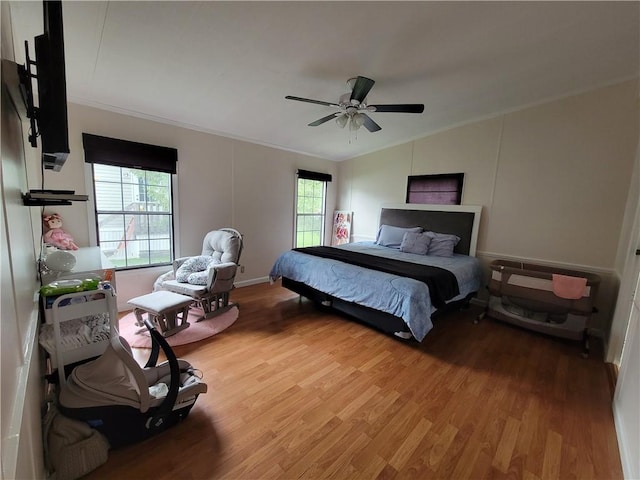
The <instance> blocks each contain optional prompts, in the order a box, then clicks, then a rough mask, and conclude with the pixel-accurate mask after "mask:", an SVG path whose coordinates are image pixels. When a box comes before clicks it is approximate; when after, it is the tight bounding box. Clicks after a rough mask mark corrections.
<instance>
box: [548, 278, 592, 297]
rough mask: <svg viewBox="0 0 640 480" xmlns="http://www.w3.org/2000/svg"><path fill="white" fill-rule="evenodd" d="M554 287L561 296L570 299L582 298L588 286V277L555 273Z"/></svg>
mask: <svg viewBox="0 0 640 480" xmlns="http://www.w3.org/2000/svg"><path fill="white" fill-rule="evenodd" d="M551 278H552V283H553V285H552V288H553V293H555V294H556V295H557V296H558V297H560V298H566V299H569V300H578V299H579V298H582V297H583V296H584V293H585V289H586V287H587V279H586V278H582V277H570V276H568V275H559V274H556V273H553V274H552V275H551Z"/></svg>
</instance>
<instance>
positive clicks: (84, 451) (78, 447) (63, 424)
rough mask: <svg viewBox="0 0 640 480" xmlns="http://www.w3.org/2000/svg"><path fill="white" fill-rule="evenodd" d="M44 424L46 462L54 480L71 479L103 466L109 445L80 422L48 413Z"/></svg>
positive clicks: (97, 433)
mask: <svg viewBox="0 0 640 480" xmlns="http://www.w3.org/2000/svg"><path fill="white" fill-rule="evenodd" d="M49 413H50V414H51V416H52V417H53V418H50V419H49V421H48V422H47V426H46V430H47V437H46V438H47V442H46V444H47V463H48V465H49V466H50V468H51V469H52V470H55V474H56V476H55V478H56V480H75V479H76V478H80V477H82V476H83V475H86V474H87V473H89V472H91V471H92V470H95V469H96V468H98V467H99V466H100V465H102V464H103V463H105V462H106V461H107V458H108V453H109V442H108V441H107V439H106V438H105V437H104V435H102V434H101V433H100V432H98V431H97V430H94V429H93V428H91V427H90V426H89V425H87V424H86V423H84V422H79V421H77V420H73V419H70V418H67V417H65V416H63V415H62V414H60V413H59V412H49Z"/></svg>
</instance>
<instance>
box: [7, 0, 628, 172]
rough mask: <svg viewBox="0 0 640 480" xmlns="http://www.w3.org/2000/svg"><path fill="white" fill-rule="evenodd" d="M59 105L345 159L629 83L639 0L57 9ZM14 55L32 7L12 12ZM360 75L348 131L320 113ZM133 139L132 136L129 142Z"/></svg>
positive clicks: (20, 50) (29, 32) (38, 11)
mask: <svg viewBox="0 0 640 480" xmlns="http://www.w3.org/2000/svg"><path fill="white" fill-rule="evenodd" d="M63 5H64V10H63V12H64V13H63V15H64V29H65V50H66V69H67V90H68V99H69V101H71V102H76V103H81V104H86V105H92V106H96V107H99V108H104V109H108V110H114V111H118V112H122V113H127V114H130V115H135V116H142V117H144V118H151V119H154V120H158V121H162V122H169V123H172V124H177V125H181V126H185V127H188V128H194V129H197V130H202V131H206V132H212V133H217V134H221V135H226V136H230V137H233V138H239V139H244V140H248V141H252V142H256V143H260V144H265V145H272V146H275V147H278V148H283V149H286V150H292V151H296V152H302V153H306V154H310V155H315V156H320V157H323V158H327V159H333V160H343V159H346V158H351V157H354V156H357V155H360V154H363V153H368V152H371V151H375V150H379V149H382V148H385V147H388V146H391V145H396V144H399V143H404V142H407V141H409V140H411V139H414V138H419V137H422V136H424V135H426V134H428V133H431V132H434V131H437V130H442V129H445V128H448V127H451V126H453V125H457V124H461V123H464V122H468V121H471V120H474V119H479V118H483V117H487V116H491V115H495V114H497V113H500V112H504V111H509V110H512V109H517V108H519V107H522V106H525V105H531V104H535V103H538V102H541V101H545V100H549V99H553V98H557V97H560V96H564V95H567V94H570V93H576V92H580V91H584V90H588V89H591V88H595V87H598V86H602V85H606V84H610V83H613V82H616V81H620V80H624V79H627V78H631V77H633V76H636V75H638V70H639V67H638V61H639V41H640V40H639V30H640V26H639V25H640V18H639V12H640V3H639V2H357V1H356V2H347V1H341V2H242V1H233V2H187V1H183V2H164V1H160V2H137V1H134V2H120V1H114V2H93V1H91V2H64V4H63ZM11 17H12V22H13V30H14V45H15V50H16V52H15V55H16V61H17V62H18V63H24V47H23V45H24V40H29V42H30V47H31V51H33V47H32V45H33V37H34V36H36V35H39V34H41V33H42V4H41V2H12V3H11ZM357 75H362V76H367V77H369V78H372V79H374V80H375V81H376V84H375V86H374V87H373V89H372V91H371V92H370V94H369V97H368V99H369V103H375V104H385V103H424V104H425V112H424V113H423V114H400V113H371V114H370V116H371V117H372V118H373V119H374V120H375V121H376V122H377V123H379V124H380V126H382V130H381V131H380V132H376V133H369V132H368V131H367V130H365V129H364V128H363V129H361V130H360V131H358V133H357V138H356V136H355V135H354V134H353V133H351V132H349V130H348V129H345V130H341V129H340V128H338V126H337V125H336V124H335V122H333V121H330V122H327V123H325V124H323V125H321V126H319V127H308V126H307V124H308V123H310V122H312V121H314V120H317V119H319V118H321V117H324V116H325V115H328V114H330V113H331V112H332V111H333V110H332V109H331V108H330V107H325V106H321V105H314V104H309V103H301V102H294V101H290V100H285V98H284V97H285V95H294V96H299V97H305V98H312V99H318V100H323V101H328V102H336V101H337V100H338V98H339V97H340V95H341V94H343V93H345V92H347V86H346V80H347V79H349V78H350V77H354V76H357ZM133 140H135V138H134V139H133Z"/></svg>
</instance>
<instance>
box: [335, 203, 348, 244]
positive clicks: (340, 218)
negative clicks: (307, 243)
mask: <svg viewBox="0 0 640 480" xmlns="http://www.w3.org/2000/svg"><path fill="white" fill-rule="evenodd" d="M352 218H353V212H350V211H347V210H336V211H335V212H333V231H332V234H331V245H343V244H345V243H349V242H350V241H351V219H352Z"/></svg>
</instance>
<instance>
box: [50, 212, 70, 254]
mask: <svg viewBox="0 0 640 480" xmlns="http://www.w3.org/2000/svg"><path fill="white" fill-rule="evenodd" d="M42 221H43V222H44V224H45V225H46V226H47V228H48V229H49V230H48V231H47V232H46V233H45V234H44V243H47V244H49V245H53V246H54V247H58V248H59V249H60V250H78V246H77V245H76V244H75V243H73V237H72V236H71V235H69V234H68V233H67V232H65V231H64V230H62V217H61V216H60V215H58V214H57V213H52V214H50V215H44V216H43V217H42Z"/></svg>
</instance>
